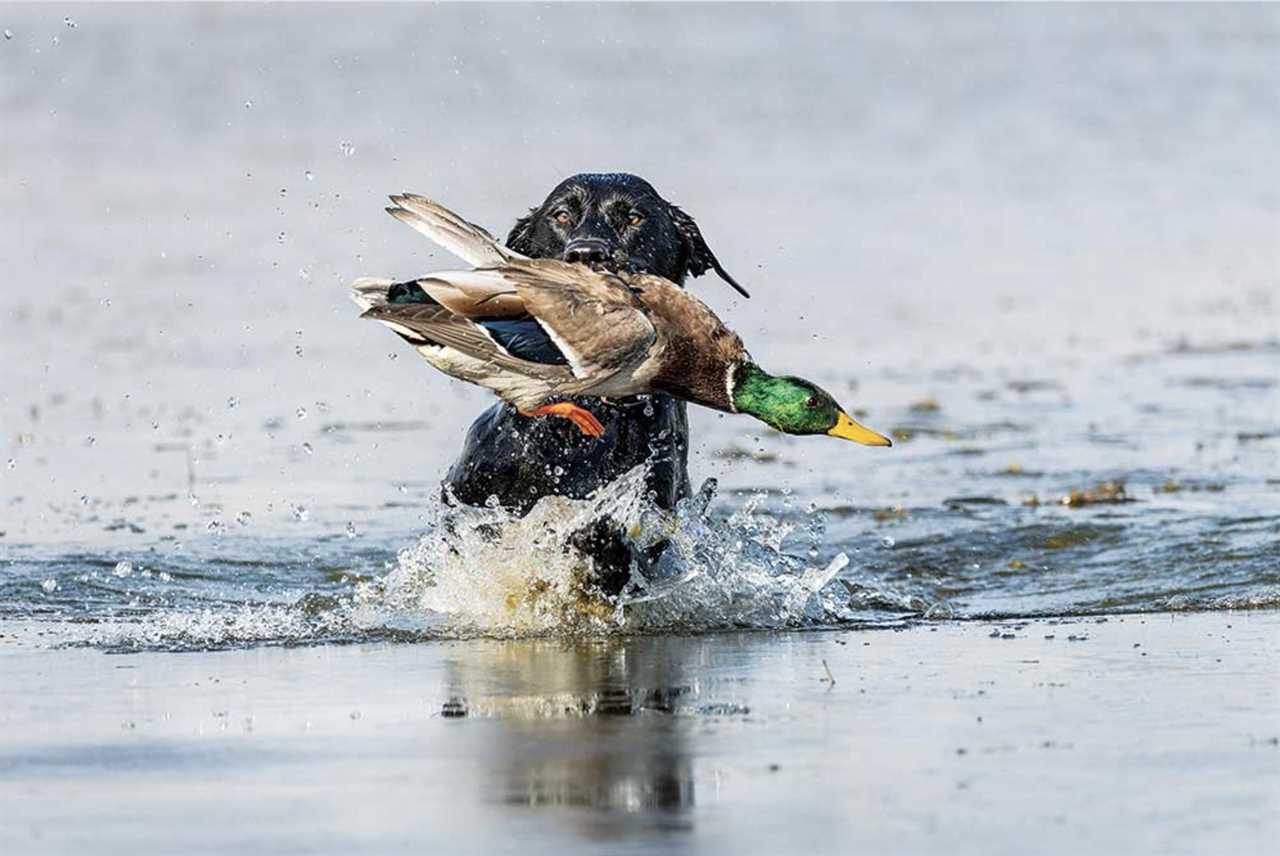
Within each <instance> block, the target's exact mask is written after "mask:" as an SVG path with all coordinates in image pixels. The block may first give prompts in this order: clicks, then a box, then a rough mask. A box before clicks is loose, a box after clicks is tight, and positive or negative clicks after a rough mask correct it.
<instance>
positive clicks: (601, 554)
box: [445, 173, 746, 593]
mask: <svg viewBox="0 0 1280 856" xmlns="http://www.w3.org/2000/svg"><path fill="white" fill-rule="evenodd" d="M507 246H508V247H510V248H511V249H513V250H515V251H517V252H520V253H523V254H525V255H527V256H531V257H534V258H557V259H563V260H565V261H569V262H581V263H584V264H589V265H593V266H599V267H604V268H609V269H613V270H628V271H642V272H647V273H654V274H658V275H660V276H663V277H666V278H667V279H669V280H671V281H672V282H676V283H680V284H683V283H684V280H685V277H686V276H690V275H692V276H699V275H700V274H703V273H705V272H706V271H707V270H709V269H714V270H715V271H716V273H717V274H719V275H720V277H721V278H722V279H724V280H725V281H726V282H728V283H729V284H730V285H732V286H733V287H734V288H736V289H737V290H738V291H739V292H741V293H742V294H743V295H744V296H746V292H745V291H743V289H742V287H741V286H740V285H738V283H737V282H735V281H734V280H733V277H731V276H729V274H728V273H726V272H725V270H724V268H722V267H721V266H720V262H719V261H718V260H717V259H716V257H715V254H714V253H712V252H711V249H710V247H708V246H707V242H706V241H705V240H703V238H702V233H701V232H699V230H698V226H697V224H696V223H694V221H693V218H692V217H690V216H689V215H688V214H686V213H685V212H684V211H681V210H680V209H679V208H677V207H676V206H675V205H673V204H671V203H670V202H668V201H667V200H665V199H663V198H662V197H661V196H659V195H658V192H657V191H656V190H654V189H653V187H652V186H651V185H650V184H649V182H647V181H645V180H644V179H642V178H638V177H636V176H634V175H628V174H626V173H584V174H581V175H575V176H572V177H571V178H567V179H565V180H564V181H562V182H561V183H560V184H559V185H558V186H557V187H556V188H555V189H554V190H552V191H551V194H550V195H549V196H547V198H546V201H544V202H543V203H542V204H541V205H539V206H538V207H537V208H534V209H532V210H531V211H530V212H529V214H528V215H527V216H525V217H521V218H520V219H519V220H518V221H516V224H515V227H514V228H513V229H512V230H511V234H510V235H509V236H508V237H507ZM581 403H582V404H583V405H584V406H586V407H588V408H589V409H590V410H591V412H592V413H593V414H595V416H596V418H597V419H599V420H600V422H601V423H603V424H604V427H605V433H604V435H603V436H602V437H600V438H598V439H593V438H591V437H587V436H584V435H583V434H582V433H581V432H580V431H579V430H578V429H577V428H576V427H575V426H574V425H573V424H571V423H570V422H568V421H567V420H564V419H545V418H543V419H539V418H529V417H526V416H521V415H520V414H519V413H517V412H516V409H515V408H514V407H512V406H511V405H509V404H505V403H502V404H496V405H494V406H493V407H491V408H489V410H487V411H485V412H484V413H483V414H482V415H481V416H480V418H479V419H477V420H476V421H475V423H474V424H472V426H471V429H470V431H468V432H467V438H466V443H465V445H464V446H463V449H462V455H461V457H459V458H458V460H457V461H456V462H455V463H454V465H453V466H452V467H451V468H450V470H449V473H448V475H447V476H446V478H445V487H446V489H447V491H446V495H449V494H451V495H452V497H453V498H454V499H456V500H458V501H461V502H463V503H466V504H468V505H483V504H484V503H485V502H486V501H489V498H490V497H497V500H498V502H499V503H500V504H501V505H502V506H503V507H504V508H507V509H510V510H512V511H515V512H516V513H519V514H524V513H526V512H527V511H528V510H529V509H530V508H532V507H533V505H534V503H536V502H537V501H538V500H539V499H541V498H542V497H544V496H549V495H558V496H567V497H571V498H574V499H583V498H585V497H587V496H588V495H590V494H591V493H592V492H594V491H595V490H597V489H598V488H600V487H603V486H604V485H606V484H608V483H610V482H611V481H613V480H614V479H616V478H618V477H619V476H620V475H622V474H623V473H625V472H627V471H628V470H630V469H632V468H633V467H635V466H637V465H639V464H643V463H645V462H649V464H650V467H649V470H648V474H647V478H648V490H649V491H650V492H651V495H652V497H653V499H654V501H655V502H656V503H657V504H658V505H659V506H661V507H662V508H666V509H671V508H674V507H675V504H676V502H678V501H679V500H680V499H682V498H683V497H685V496H688V494H689V473H688V454H689V437H688V434H689V428H688V420H687V417H686V414H685V405H684V402H681V401H676V400H674V399H671V398H668V397H667V396H665V395H652V396H638V397H635V398H623V399H614V400H610V401H607V402H606V401H602V400H600V399H592V400H589V401H584V402H581ZM573 543H574V545H575V546H576V547H577V548H578V549H580V550H582V551H583V552H585V553H587V554H588V555H590V556H592V557H593V558H594V559H595V568H596V575H597V579H596V583H597V584H598V585H599V586H600V587H601V588H602V589H604V590H605V591H608V592H610V593H616V592H617V591H619V590H620V589H621V588H622V586H623V585H625V584H626V581H627V579H628V577H629V573H630V565H631V562H632V561H633V560H639V561H641V562H645V561H647V560H652V559H653V558H654V557H655V556H656V554H657V553H659V552H660V551H661V547H662V546H664V545H661V544H660V545H658V546H657V548H655V549H654V550H651V551H650V553H649V554H648V555H647V556H636V555H633V553H632V550H631V549H630V547H629V546H628V544H627V542H626V539H625V538H623V537H622V535H621V533H620V532H618V531H617V527H616V524H612V522H611V521H609V520H607V519H606V520H602V521H599V522H598V523H597V524H596V525H594V526H592V527H590V528H588V529H586V530H583V531H581V532H579V533H578V535H577V536H576V537H575V538H574V539H573Z"/></svg>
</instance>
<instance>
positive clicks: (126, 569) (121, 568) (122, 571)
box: [111, 562, 133, 577]
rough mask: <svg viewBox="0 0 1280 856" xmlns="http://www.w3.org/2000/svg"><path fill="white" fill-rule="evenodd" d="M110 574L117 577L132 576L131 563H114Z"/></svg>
mask: <svg viewBox="0 0 1280 856" xmlns="http://www.w3.org/2000/svg"><path fill="white" fill-rule="evenodd" d="M111 573H113V574H115V575H116V576H117V577H128V576H132V574H133V562H116V566H115V567H114V568H112V570H111Z"/></svg>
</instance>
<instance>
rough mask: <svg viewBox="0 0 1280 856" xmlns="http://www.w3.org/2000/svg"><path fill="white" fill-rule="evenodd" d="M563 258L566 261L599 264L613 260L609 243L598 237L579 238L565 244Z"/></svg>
mask: <svg viewBox="0 0 1280 856" xmlns="http://www.w3.org/2000/svg"><path fill="white" fill-rule="evenodd" d="M562 258H563V259H564V260H565V261H566V262H581V263H583V264H589V265H597V264H604V263H605V262H607V261H611V257H610V254H609V245H608V244H606V243H605V242H604V241H601V240H599V239H597V238H579V239H577V240H574V241H570V242H569V243H568V244H566V245H565V248H564V255H563V256H562Z"/></svg>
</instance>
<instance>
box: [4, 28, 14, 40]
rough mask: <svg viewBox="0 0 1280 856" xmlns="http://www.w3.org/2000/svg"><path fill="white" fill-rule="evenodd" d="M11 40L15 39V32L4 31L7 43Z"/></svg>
mask: <svg viewBox="0 0 1280 856" xmlns="http://www.w3.org/2000/svg"><path fill="white" fill-rule="evenodd" d="M11 38H13V30H5V31H4V40H5V41H6V42H7V41H9V39H11Z"/></svg>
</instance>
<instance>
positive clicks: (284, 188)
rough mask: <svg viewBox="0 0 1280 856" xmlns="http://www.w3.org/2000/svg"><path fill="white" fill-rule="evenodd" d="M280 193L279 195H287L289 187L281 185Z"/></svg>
mask: <svg viewBox="0 0 1280 856" xmlns="http://www.w3.org/2000/svg"><path fill="white" fill-rule="evenodd" d="M280 195H281V196H288V195H289V188H287V187H282V188H280Z"/></svg>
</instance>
